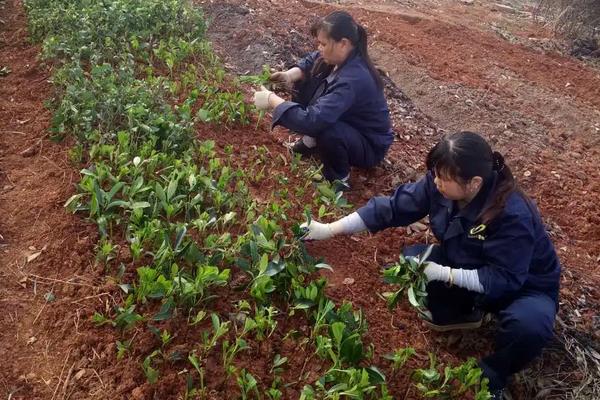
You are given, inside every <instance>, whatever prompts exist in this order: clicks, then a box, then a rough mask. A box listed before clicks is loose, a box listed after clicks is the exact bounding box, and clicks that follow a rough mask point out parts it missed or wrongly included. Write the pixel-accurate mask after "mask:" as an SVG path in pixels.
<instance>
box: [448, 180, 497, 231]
mask: <svg viewBox="0 0 600 400" xmlns="http://www.w3.org/2000/svg"><path fill="white" fill-rule="evenodd" d="M493 174H494V175H493V176H492V178H491V179H488V181H487V183H485V184H484V186H483V187H482V188H481V190H480V191H479V193H477V196H475V198H474V199H473V200H471V202H470V203H469V204H467V205H466V207H465V208H463V209H462V210H460V211H459V212H458V213H457V214H456V215H455V216H454V217H452V215H453V214H454V208H455V207H457V205H456V202H455V201H452V200H449V199H447V198H445V197H444V196H442V195H441V194H440V201H439V203H440V204H441V205H443V206H444V207H446V209H447V213H448V214H447V215H448V218H449V219H450V221H449V223H448V228H447V229H446V232H445V233H444V240H448V239H451V238H453V237H456V236H459V235H461V234H463V233H464V232H465V230H464V228H463V226H467V227H470V226H472V225H473V224H474V223H476V222H477V217H479V214H480V213H481V210H483V208H484V207H485V205H487V204H488V203H489V202H490V201H491V200H492V198H491V195H492V193H493V192H494V188H495V186H496V181H497V179H498V174H497V173H496V172H495V171H494V172H493ZM462 220H465V224H463V222H462Z"/></svg>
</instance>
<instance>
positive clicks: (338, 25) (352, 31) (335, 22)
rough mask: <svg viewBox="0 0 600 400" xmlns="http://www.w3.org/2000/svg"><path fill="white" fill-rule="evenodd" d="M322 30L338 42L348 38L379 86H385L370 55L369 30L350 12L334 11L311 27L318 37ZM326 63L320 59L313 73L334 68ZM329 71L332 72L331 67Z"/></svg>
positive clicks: (314, 34) (312, 32) (313, 33)
mask: <svg viewBox="0 0 600 400" xmlns="http://www.w3.org/2000/svg"><path fill="white" fill-rule="evenodd" d="M320 31H323V32H325V33H326V34H327V36H329V37H330V38H331V39H333V40H335V41H336V42H339V41H340V40H342V39H344V38H346V39H348V40H349V41H350V43H352V44H353V45H354V47H355V48H356V51H357V52H358V54H359V55H360V56H361V57H362V59H363V60H364V62H365V63H366V64H367V68H369V72H370V73H371V76H372V77H373V80H374V81H375V84H376V85H377V87H379V88H382V87H383V80H382V79H381V76H380V75H379V71H377V68H375V64H373V61H372V60H371V57H370V56H369V50H368V41H367V31H366V30H365V28H364V27H363V26H361V25H360V24H358V23H357V22H356V21H355V20H354V18H352V16H351V15H350V14H349V13H347V12H346V11H334V12H332V13H331V14H329V15H327V16H326V17H325V18H322V19H321V20H319V21H317V22H316V23H315V24H313V26H312V27H311V34H312V35H313V36H315V37H316V36H317V35H318V33H319V32H320ZM324 64H325V63H324V62H323V61H322V60H318V61H317V62H316V63H315V66H314V68H313V74H315V73H319V72H323V71H324V70H326V69H327V68H332V67H331V66H326V65H324ZM328 72H331V69H329V71H328Z"/></svg>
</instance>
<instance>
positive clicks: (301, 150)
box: [290, 139, 317, 157]
mask: <svg viewBox="0 0 600 400" xmlns="http://www.w3.org/2000/svg"><path fill="white" fill-rule="evenodd" d="M290 149H291V150H292V152H293V153H296V154H301V155H302V157H311V156H313V155H315V154H317V148H316V147H308V146H307V145H305V144H304V142H303V141H302V139H300V140H297V141H296V143H294V144H293V145H292V146H291V147H290Z"/></svg>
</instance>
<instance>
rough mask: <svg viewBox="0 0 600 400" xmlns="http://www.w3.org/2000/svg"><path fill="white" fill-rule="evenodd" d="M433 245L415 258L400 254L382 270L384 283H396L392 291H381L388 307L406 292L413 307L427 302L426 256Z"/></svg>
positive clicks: (393, 304) (422, 305)
mask: <svg viewBox="0 0 600 400" xmlns="http://www.w3.org/2000/svg"><path fill="white" fill-rule="evenodd" d="M432 249H433V245H431V246H429V247H428V248H427V250H426V251H425V252H424V253H423V254H421V255H420V256H419V257H417V258H412V257H411V258H406V257H404V256H402V255H401V256H400V260H399V261H398V262H397V263H396V264H394V265H392V266H391V267H389V268H386V269H384V270H383V278H384V281H385V282H386V283H390V284H393V285H398V289H397V290H396V291H394V292H386V293H383V296H384V297H385V298H386V300H387V304H388V307H389V308H390V310H391V309H393V308H394V307H396V305H397V304H398V301H399V300H400V295H401V294H402V293H404V292H406V294H407V296H408V301H409V302H410V304H411V305H412V306H413V307H416V308H424V307H425V306H426V302H427V290H426V288H427V276H426V275H425V272H424V271H425V267H426V266H427V262H426V261H427V258H428V257H429V255H430V254H431V251H432Z"/></svg>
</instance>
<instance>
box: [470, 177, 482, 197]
mask: <svg viewBox="0 0 600 400" xmlns="http://www.w3.org/2000/svg"><path fill="white" fill-rule="evenodd" d="M482 184H483V178H482V177H480V176H474V177H472V178H471V180H470V181H469V191H470V192H471V193H474V192H476V191H478V190H479V189H481V185H482Z"/></svg>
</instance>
